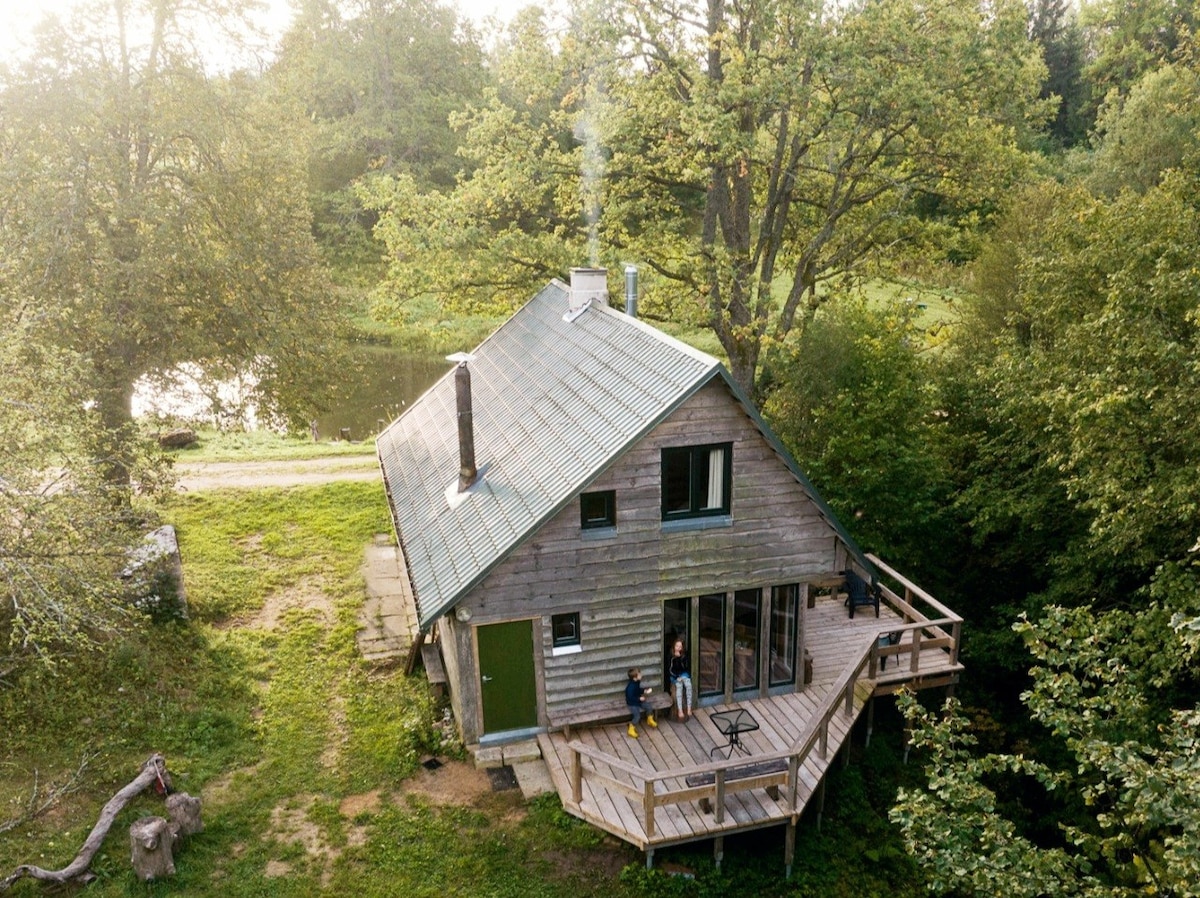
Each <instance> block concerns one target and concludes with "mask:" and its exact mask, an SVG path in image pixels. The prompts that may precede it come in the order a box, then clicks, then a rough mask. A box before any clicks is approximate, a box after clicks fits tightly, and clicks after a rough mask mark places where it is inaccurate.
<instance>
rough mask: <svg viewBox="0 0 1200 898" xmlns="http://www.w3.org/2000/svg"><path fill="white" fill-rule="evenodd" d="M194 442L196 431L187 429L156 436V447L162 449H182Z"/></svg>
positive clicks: (182, 428) (183, 428) (169, 431)
mask: <svg viewBox="0 0 1200 898" xmlns="http://www.w3.org/2000/svg"><path fill="white" fill-rule="evenodd" d="M194 442H196V431H194V430H192V429H191V428H188V427H180V428H177V429H175V430H168V431H167V432H166V433H160V434H159V435H158V445H160V446H162V447H163V448H164V449H183V448H185V447H187V446H190V445H192V443H194Z"/></svg>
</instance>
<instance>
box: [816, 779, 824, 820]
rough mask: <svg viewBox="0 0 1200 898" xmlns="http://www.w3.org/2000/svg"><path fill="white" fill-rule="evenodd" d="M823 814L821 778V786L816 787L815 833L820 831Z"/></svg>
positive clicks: (822, 782) (822, 783)
mask: <svg viewBox="0 0 1200 898" xmlns="http://www.w3.org/2000/svg"><path fill="white" fill-rule="evenodd" d="M824 813H825V777H821V785H819V786H817V832H820V831H821V817H822V816H823V815H824Z"/></svg>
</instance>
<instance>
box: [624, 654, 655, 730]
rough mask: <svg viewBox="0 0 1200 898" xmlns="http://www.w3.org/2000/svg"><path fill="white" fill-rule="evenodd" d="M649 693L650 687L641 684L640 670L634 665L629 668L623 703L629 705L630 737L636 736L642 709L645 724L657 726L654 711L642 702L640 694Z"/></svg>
mask: <svg viewBox="0 0 1200 898" xmlns="http://www.w3.org/2000/svg"><path fill="white" fill-rule="evenodd" d="M649 694H650V687H649V686H642V672H641V671H640V670H638V669H637V668H636V667H631V668H629V682H628V683H626V684H625V704H626V705H628V706H629V716H630V717H631V718H632V721H631V722H630V724H629V736H630V738H631V739H636V738H637V737H638V731H637V725H638V723H640V722H641V719H642V712H643V711H644V712H646V725H647V726H651V727H656V726H658V722H657V721H655V719H654V712H653V711H651V710H650V709H649V708H647V707H646V706H645V704H644V703H643V702H642V696H644V695H649Z"/></svg>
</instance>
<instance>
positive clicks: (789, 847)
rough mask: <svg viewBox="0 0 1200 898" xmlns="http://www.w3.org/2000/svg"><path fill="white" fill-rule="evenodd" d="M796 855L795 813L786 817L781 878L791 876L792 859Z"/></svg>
mask: <svg viewBox="0 0 1200 898" xmlns="http://www.w3.org/2000/svg"><path fill="white" fill-rule="evenodd" d="M795 856H796V815H795V814H792V816H791V817H789V818H788V822H787V831H786V832H785V833H784V835H783V878H784V879H791V878H792V860H793V858H795Z"/></svg>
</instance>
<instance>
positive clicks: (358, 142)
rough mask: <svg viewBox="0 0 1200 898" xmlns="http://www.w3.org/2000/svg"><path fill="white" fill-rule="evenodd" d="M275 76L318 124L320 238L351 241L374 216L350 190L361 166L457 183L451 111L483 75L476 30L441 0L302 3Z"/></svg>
mask: <svg viewBox="0 0 1200 898" xmlns="http://www.w3.org/2000/svg"><path fill="white" fill-rule="evenodd" d="M271 74H272V78H273V79H274V80H275V81H276V82H277V83H278V84H279V86H280V89H281V90H282V91H283V92H284V93H286V94H287V95H289V96H290V97H292V98H293V99H294V101H295V102H296V103H297V105H298V106H299V108H300V109H301V110H302V113H303V115H304V117H305V119H306V120H308V121H310V122H312V124H313V126H314V132H315V133H314V135H313V144H312V150H311V154H310V158H309V177H310V179H311V189H312V191H313V195H314V208H315V209H316V210H317V224H318V228H319V231H320V233H321V236H322V238H323V242H329V243H331V244H335V245H336V244H338V243H343V244H345V243H348V244H349V245H350V246H354V245H355V244H356V243H359V242H361V241H359V240H356V239H355V235H362V234H363V232H364V231H366V230H369V227H370V224H371V223H373V219H368V220H366V221H364V220H363V214H362V209H361V208H359V207H358V204H357V202H356V200H355V197H354V194H353V191H352V190H351V189H350V187H351V185H352V184H353V182H354V181H355V180H356V179H357V178H359V177H361V176H362V175H363V174H365V173H366V172H368V171H371V172H382V173H386V174H399V173H406V174H410V175H412V176H413V178H414V179H415V180H416V181H417V182H418V183H420V184H421V185H423V186H424V187H425V188H427V189H428V188H432V187H440V188H446V187H449V186H451V185H452V184H453V183H454V177H455V175H456V174H457V173H458V172H459V171H460V169H461V168H462V165H463V161H462V160H461V159H460V158H459V157H458V156H457V155H456V150H457V147H458V137H457V135H456V134H455V133H454V131H453V130H452V129H451V127H450V123H449V117H450V113H451V112H452V111H454V110H456V109H459V108H461V107H462V106H464V105H465V104H467V103H468V102H472V101H476V100H477V99H478V98H479V96H480V91H481V88H482V85H483V82H484V77H485V72H484V68H483V54H482V51H481V50H480V48H479V46H478V43H477V39H476V37H475V36H474V34H473V33H472V32H471V31H470V29H469V28H468V27H467V26H466V24H465V23H464V22H463V21H462V20H461V19H460V18H459V16H458V14H457V13H456V12H455V10H454V8H453V7H452V6H451V5H450V4H448V3H443V2H438V0H303V2H301V3H300V4H299V11H298V14H297V16H296V18H295V20H294V21H293V23H292V26H291V28H290V29H289V31H288V32H287V34H285V35H284V37H283V41H282V43H281V46H280V52H279V56H278V59H277V61H276V63H275V65H274V66H273V68H272V73H271Z"/></svg>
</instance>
